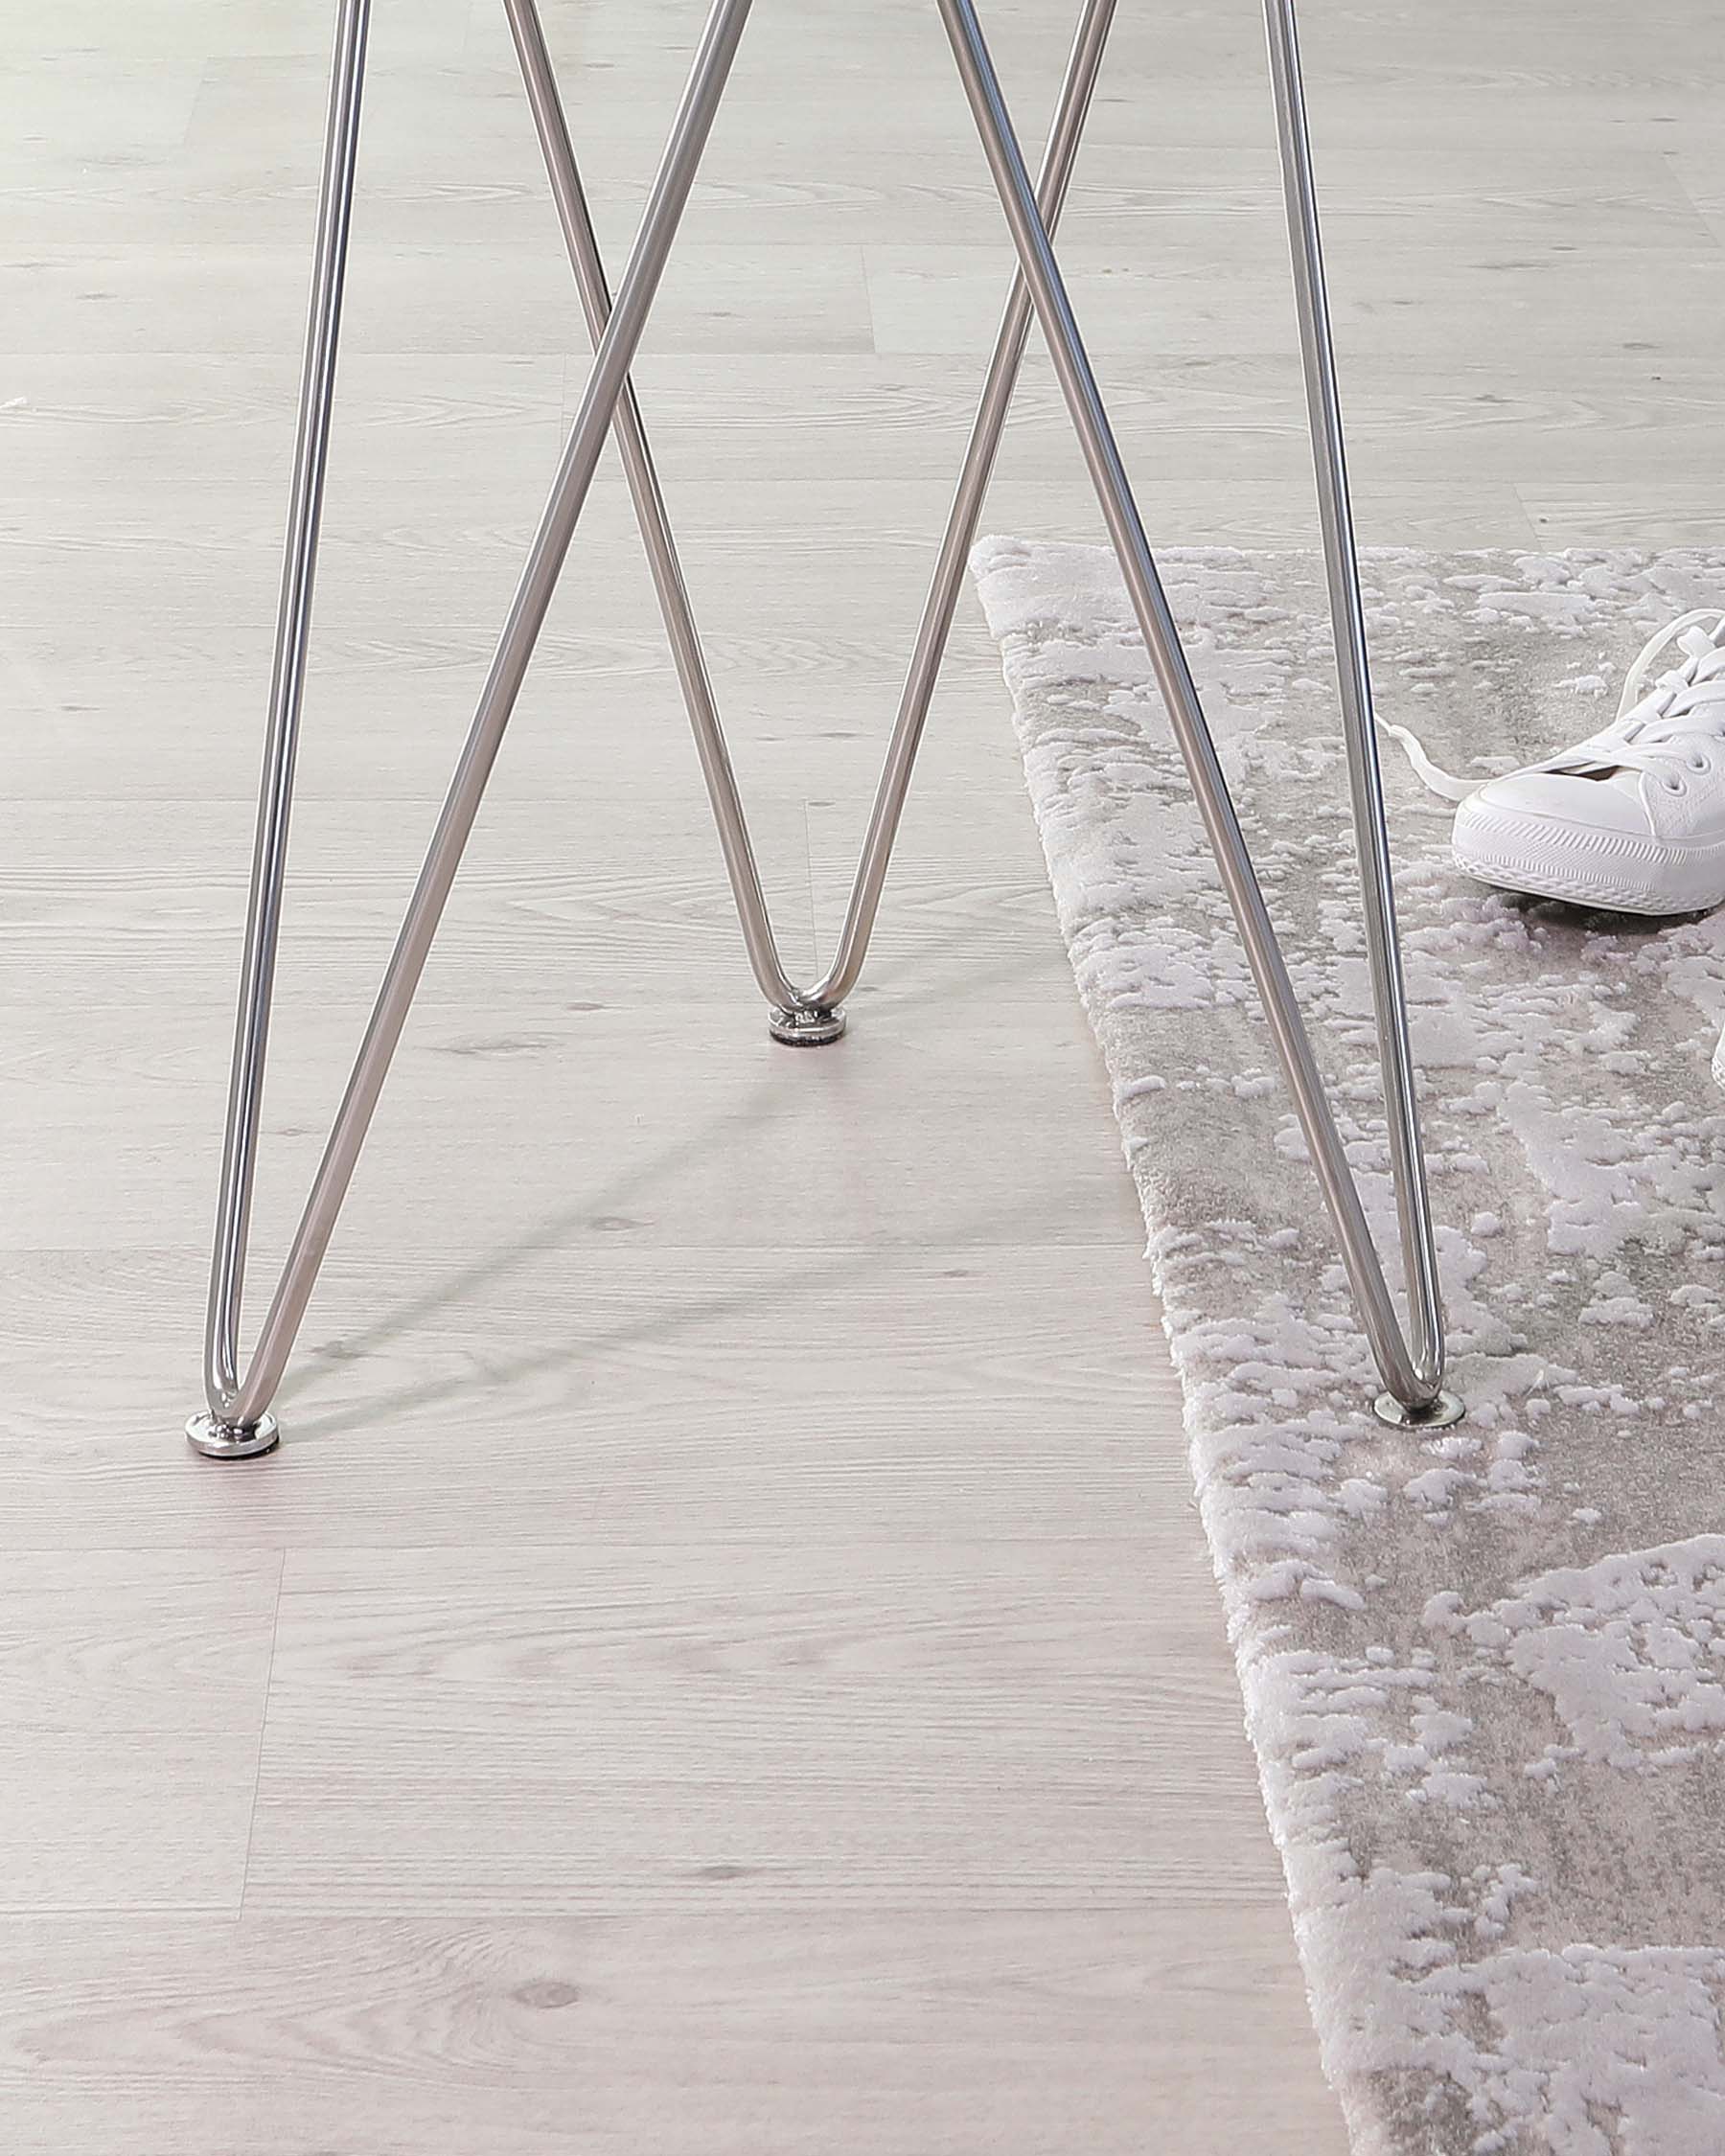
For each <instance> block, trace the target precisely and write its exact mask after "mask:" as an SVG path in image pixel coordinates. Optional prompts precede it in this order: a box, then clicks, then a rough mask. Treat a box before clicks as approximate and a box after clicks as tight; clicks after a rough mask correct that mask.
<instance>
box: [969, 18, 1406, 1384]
mask: <svg viewBox="0 0 1725 2156" xmlns="http://www.w3.org/2000/svg"><path fill="white" fill-rule="evenodd" d="M938 4H939V8H940V12H941V17H942V20H943V21H944V23H945V25H946V30H947V34H948V37H949V39H950V41H951V43H952V47H953V53H954V58H955V59H956V61H957V64H958V73H959V77H960V79H961V80H962V81H963V84H964V90H965V95H966V97H967V99H968V100H969V103H970V106H971V112H972V115H973V117H974V118H975V120H976V123H977V132H978V134H979V135H980V137H981V140H982V147H983V150H984V152H985V154H986V156H987V158H988V163H989V167H990V170H991V171H992V172H993V174H994V178H995V184H996V187H997V188H998V190H999V193H1000V202H1001V206H1002V208H1003V209H1004V211H1005V213H1006V219H1007V223H1008V225H1009V226H1010V228H1011V232H1012V239H1013V243H1014V245H1015V247H1016V248H1017V250H1018V257H1019V264H1020V267H1021V268H1022V270H1023V275H1024V278H1025V281H1026V283H1027V284H1028V286H1029V288H1030V295H1031V299H1032V301H1033V303H1034V305H1035V309H1036V313H1037V318H1038V320H1039V322H1040V323H1041V326H1042V331H1043V334H1044V336H1045V337H1046V340H1047V344H1048V349H1049V353H1050V355H1051V356H1052V358H1053V361H1054V366H1055V371H1056V373H1057V374H1058V376H1059V378H1060V384H1061V389H1062V391H1063V393H1064V395H1065V397H1066V401H1067V405H1068V408H1069V412H1070V414H1071V419H1072V424H1073V426H1074V428H1075V430H1076V432H1077V434H1078V438H1079V442H1080V444H1081V445H1082V447H1083V450H1084V456H1085V461H1086V463H1087V465H1088V466H1089V468H1090V472H1091V476H1092V481H1093V482H1094V485H1095V489H1096V495H1097V499H1098V502H1099V503H1100V505H1101V509H1102V513H1103V516H1104V518H1105V519H1106V521H1107V525H1108V530H1109V535H1110V537H1111V538H1112V539H1113V541H1114V545H1115V553H1116V554H1117V556H1118V557H1119V562H1120V569H1121V573H1122V575H1123V576H1124V578H1125V581H1126V587H1127V590H1128V592H1129V593H1130V595H1131V598H1132V604H1133V609H1134V611H1135V613H1136V614H1137V616H1138V626H1139V628H1140V629H1141V631H1142V632H1143V637H1144V644H1145V648H1146V650H1147V652H1148V654H1149V657H1150V663H1151V667H1152V670H1153V671H1154V673H1155V676H1156V679H1157V683H1158V686H1159V687H1160V689H1161V696H1162V700H1163V702H1164V704H1165V705H1166V707H1167V711H1168V717H1169V721H1170V722H1171V724H1172V726H1173V729H1174V734H1175V738H1176V740H1177V741H1178V743H1179V745H1180V748H1181V752H1182V755H1183V757H1184V761H1185V766H1186V770H1187V772H1188V774H1189V776H1190V779H1191V783H1192V791H1193V793H1194V795H1195V796H1196V799H1197V803H1198V811H1199V814H1200V816H1201V817H1202V819H1203V822H1204V826H1205V830H1206V832H1207V836H1208V838H1209V843H1210V848H1211V851H1212V852H1213V854H1214V855H1215V859H1216V866H1217V869H1218V871H1219V873H1220V875H1221V878H1222V883H1223V887H1224V889H1225V890H1226V891H1227V893H1228V897H1229V901H1230V904H1231V906H1232V907H1233V912H1234V919H1235V921H1236V923H1237V924H1238V927H1239V930H1240V939H1241V942H1242V943H1243V944H1244V946H1245V949H1246V955H1247V960H1248V962H1249V964H1250V965H1251V968H1252V973H1253V979H1254V980H1255V982H1256V983H1257V990H1258V995H1259V998H1260V999H1261V1001H1262V1003H1263V1007H1264V1015H1265V1017H1266V1019H1267V1020H1268V1021H1269V1025H1270V1031H1271V1036H1272V1038H1273V1039H1274V1041H1275V1043H1276V1052H1277V1054H1278V1056H1279V1057H1280V1059H1281V1064H1282V1068H1283V1071H1284V1072H1285V1074H1286V1077H1287V1080H1288V1085H1289V1089H1290V1090H1291V1091H1292V1093H1293V1096H1294V1105H1295V1109H1296V1111H1297V1112H1298V1114H1299V1123H1300V1128H1301V1130H1302V1131H1303V1133H1304V1135H1305V1140H1306V1146H1307V1149H1308V1151H1309V1152H1310V1154H1311V1158H1312V1163H1313V1166H1314V1168H1315V1169H1316V1171H1317V1175H1318V1181H1319V1185H1320V1187H1321V1189H1322V1193H1323V1198H1324V1202H1325V1204H1326V1205H1327V1206H1328V1208H1329V1212H1330V1217H1331V1219H1332V1221H1333V1222H1334V1224H1335V1228H1336V1234H1337V1237H1338V1240H1339V1242H1340V1244H1341V1249H1342V1258H1343V1263H1344V1265H1345V1268H1346V1271H1347V1276H1348V1279H1349V1281H1350V1283H1351V1285H1352V1288H1353V1293H1354V1299H1355V1302H1356V1304H1357V1305H1358V1308H1359V1312H1360V1317H1361V1321H1362V1323H1363V1324H1364V1326H1365V1330H1366V1334H1367V1338H1368V1342H1369V1343H1370V1346H1371V1351H1372V1355H1373V1357H1374V1359H1375V1361H1376V1363H1377V1366H1378V1369H1379V1371H1380V1372H1381V1373H1382V1376H1383V1380H1384V1383H1385V1385H1386V1386H1387V1387H1388V1388H1389V1390H1390V1391H1391V1393H1392V1394H1393V1395H1394V1396H1395V1398H1396V1399H1397V1400H1398V1401H1400V1402H1401V1403H1403V1404H1404V1406H1406V1407H1408V1408H1410V1409H1414V1410H1415V1411H1417V1410H1419V1409H1421V1408H1423V1407H1425V1406H1426V1405H1427V1404H1428V1403H1430V1402H1432V1401H1433V1400H1435V1399H1436V1397H1437V1392H1438V1387H1437V1384H1436V1382H1435V1379H1434V1378H1433V1377H1432V1376H1431V1375H1430V1374H1428V1373H1425V1372H1422V1371H1420V1370H1417V1369H1416V1368H1415V1366H1414V1364H1413V1362H1412V1361H1411V1359H1410V1357H1409V1354H1408V1349H1407V1344H1406V1342H1405V1341H1404V1340H1403V1338H1402V1332H1401V1326H1400V1322H1399V1320H1398V1319H1397V1316H1396V1310H1395V1304H1394V1300H1393V1298H1392V1297H1391V1294H1390V1290H1389V1286H1388V1283H1387V1282H1386V1280H1385V1278H1384V1272H1383V1268H1382V1266H1381V1265H1380V1264H1379V1262H1378V1257H1377V1251H1376V1250H1375V1249H1374V1247H1373V1245H1372V1240H1371V1231H1370V1227H1369V1226H1368V1222H1367V1219H1366V1213H1365V1208H1364V1206H1363V1205H1362V1204H1361V1201H1360V1194H1359V1190H1358V1188H1357V1187H1356V1185H1355V1182H1354V1180H1353V1174H1352V1171H1351V1170H1350V1168H1349V1166H1348V1162H1347V1158H1346V1153H1345V1149H1344V1147H1343V1143H1342V1137H1341V1134H1340V1132H1339V1131H1338V1130H1337V1128H1336V1122H1335V1117H1334V1116H1333V1114H1332V1113H1331V1112H1330V1106H1329V1102H1328V1100H1327V1098H1326V1097H1325V1094H1324V1089H1323V1081H1322V1076H1321V1074H1320V1072H1319V1069H1318V1066H1317V1061H1316V1059H1315V1057H1314V1056H1313V1053H1312V1045H1311V1042H1310V1040H1309V1039H1308V1037H1307V1034H1306V1030H1305V1024H1304V1021H1302V1019H1301V1017H1300V1015H1299V1004H1298V1003H1297V1001H1296V1000H1295V997H1294V989H1293V984H1292V982H1291V981H1290V980H1289V977H1288V970H1287V966H1286V963H1285V962H1284V960H1283V958H1282V954H1281V950H1280V946H1279V945H1278V944H1277V942H1276V930H1275V927H1274V925H1273V923H1272V922H1271V919H1270V915H1269V910H1268V908H1267V907H1266V906H1265V904H1264V897H1263V893H1262V891H1261V890H1260V888H1259V886H1258V882H1257V876H1256V873H1255V871H1254V870H1253V864H1252V857H1251V854H1250V853H1249V852H1248V850H1247V846H1246V840H1245V837H1244V835H1243V834H1242V832H1241V830H1240V824H1239V818H1238V816H1237V815H1236V814H1235V811H1234V806H1233V802H1232V800H1231V798H1230V794H1229V791H1228V784H1227V780H1226V778H1225V777H1224V775H1223V771H1222V766H1221V762H1220V759H1219V758H1218V756H1217V754H1216V747H1215V744H1214V742H1213V741H1212V740H1211V738H1210V732H1209V727H1208V725H1207V722H1206V720H1205V717H1204V710H1203V706H1202V704H1201V703H1200V700H1199V697H1198V691H1197V687H1196V684H1195V683H1194V682H1193V679H1192V676H1191V669H1190V667H1189V666H1188V664H1187V662H1186V656H1185V653H1184V648H1183V647H1182V644H1181V641H1180V634H1179V631H1178V630H1177V628H1176V626H1175V622H1174V617H1173V614H1172V612H1171V610H1170V608H1169V606H1168V602H1167V596H1166V594H1165V592H1164V591H1163V589H1162V585H1161V577H1160V576H1159V574H1158V572H1157V568H1156V562H1155V559H1154V557H1153V556H1152V554H1151V551H1150V545H1149V541H1148V540H1147V539H1146V538H1145V536H1144V528H1143V524H1142V522H1141V520H1140V518H1139V516H1138V505H1137V503H1136V501H1135V500H1134V498H1133V493H1132V488H1131V484H1130V482H1129V481H1128V479H1127V476H1126V470H1125V467H1124V465H1123V464H1122V462H1121V459H1120V453H1119V449H1118V447H1117V445H1116V444H1115V438H1114V431H1113V428H1112V426H1111V425H1110V424H1109V419H1108V414H1107V410H1106V408H1105V407H1104V405H1103V402H1102V398H1101V395H1100V392H1099V391H1098V389H1097V387H1096V380H1095V376H1094V374H1093V372H1092V368H1091V364H1090V359H1089V356H1088V355H1087V354H1086V352H1085V349H1084V343H1083V339H1082V338H1081V336H1080V334H1079V331H1078V324H1077V322H1076V320H1075V318H1074V316H1073V313H1072V310H1071V305H1070V302H1069V299H1068V297H1067V292H1066V287H1065V284H1064V281H1063V279H1062V277H1061V274H1060V268H1059V264H1058V263H1057V262H1056V260H1055V257H1054V252H1053V249H1052V247H1051V245H1050V244H1049V240H1048V233H1047V228H1046V225H1045V224H1044V222H1043V219H1042V218H1041V216H1040V214H1039V213H1038V210H1037V204H1036V196H1035V193H1034V190H1033V189H1032V187H1031V184H1030V176H1029V173H1028V172H1026V170H1025V167H1024V159H1023V150H1022V149H1020V147H1019V141H1018V137H1017V135H1016V133H1015V132H1014V129H1013V126H1012V120H1011V116H1010V114H1009V113H1008V111H1007V108H1006V103H1005V100H1004V98H1003V97H1002V95H1001V92H1000V81H999V79H998V78H997V76H996V74H995V70H994V64H993V61H992V60H991V58H990V57H989V52H988V46H987V43H986V40H985V39H984V37H983V34H982V27H981V24H980V23H979V22H978V21H977V11H976V9H975V6H974V5H973V0H938Z"/></svg>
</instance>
